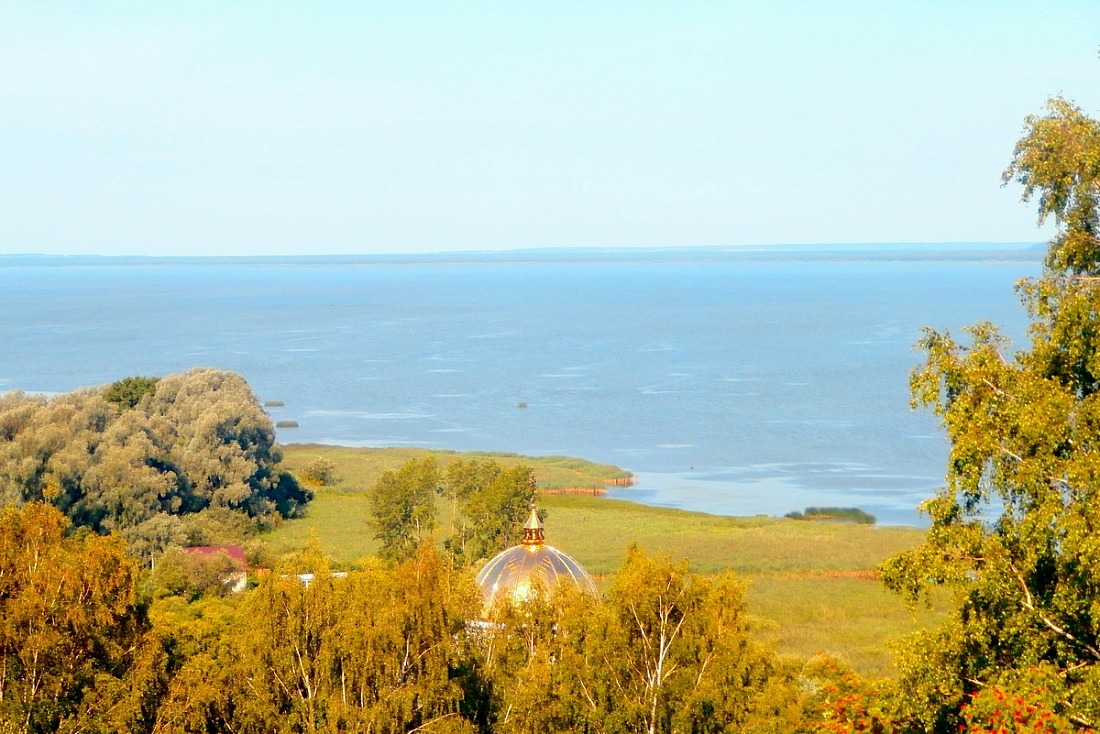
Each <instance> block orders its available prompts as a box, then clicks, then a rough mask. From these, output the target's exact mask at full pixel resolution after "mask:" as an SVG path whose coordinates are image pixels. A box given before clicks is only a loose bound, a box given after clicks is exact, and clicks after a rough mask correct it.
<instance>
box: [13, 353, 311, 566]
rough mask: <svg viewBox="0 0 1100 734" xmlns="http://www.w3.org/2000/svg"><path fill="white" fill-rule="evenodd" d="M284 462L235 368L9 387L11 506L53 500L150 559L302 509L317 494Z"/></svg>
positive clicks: (268, 425)
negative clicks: (55, 388) (57, 387)
mask: <svg viewBox="0 0 1100 734" xmlns="http://www.w3.org/2000/svg"><path fill="white" fill-rule="evenodd" d="M281 459H282V453H281V451H280V449H279V447H278V446H277V445H275V431H274V428H273V427H272V425H271V419H270V418H269V417H268V416H267V414H265V413H264V412H263V410H262V409H261V408H260V406H259V402H258V401H257V400H256V397H255V396H254V395H253V394H252V391H251V389H250V388H249V386H248V383H247V382H245V381H244V380H243V379H242V378H241V377H240V376H239V375H235V374H233V373H231V372H224V371H220V370H208V369H196V370H190V371H188V372H185V373H182V374H178V375H169V376H167V377H164V378H162V379H159V380H154V379H153V378H127V379H125V380H122V381H120V382H118V383H115V384H114V385H111V386H109V387H101V388H89V389H82V390H77V391H75V392H72V393H69V394H67V395H60V396H57V397H55V398H51V399H46V398H43V397H35V396H28V395H24V394H20V393H13V394H5V395H3V396H0V505H7V504H14V505H19V504H23V503H26V502H47V503H49V504H51V505H53V506H55V507H57V508H58V509H59V510H61V511H62V512H63V513H65V515H67V516H68V517H69V519H70V520H71V521H72V522H73V524H74V525H78V526H82V527H87V528H90V529H91V530H93V531H94V532H97V533H100V534H108V533H112V532H118V533H120V534H121V535H123V536H124V537H125V538H126V540H127V541H128V542H129V544H130V545H129V547H130V550H131V552H132V553H133V554H134V555H135V556H136V557H139V558H142V559H144V560H145V561H146V562H150V561H151V560H152V559H153V558H154V557H155V556H156V555H158V554H159V553H162V552H163V551H164V550H165V549H166V548H167V547H169V546H170V545H172V544H175V543H179V542H180V541H181V539H182V538H186V537H188V536H196V535H202V534H206V533H207V531H209V530H210V529H212V528H230V529H233V530H234V532H237V531H240V532H237V534H238V535H240V534H242V533H243V534H244V535H248V534H254V533H255V532H256V530H258V529H261V528H267V527H270V526H272V525H274V524H275V523H277V522H278V521H279V520H280V519H281V518H284V517H295V516H298V515H300V514H301V512H302V509H303V507H304V506H305V504H306V503H307V502H308V501H309V499H310V498H311V497H312V494H311V493H310V491H309V490H308V489H305V488H303V487H301V486H299V485H298V483H297V481H296V480H295V479H294V478H293V477H292V476H291V475H290V474H289V473H287V472H285V471H282V470H281V469H280V468H279V462H280V461H281ZM226 513H230V514H232V515H233V516H234V517H233V518H228V517H227V515H226ZM234 520H240V521H241V522H234ZM225 540H239V538H232V539H230V538H225V539H224V540H223V542H224V541H225Z"/></svg>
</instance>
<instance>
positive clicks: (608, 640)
mask: <svg viewBox="0 0 1100 734" xmlns="http://www.w3.org/2000/svg"><path fill="white" fill-rule="evenodd" d="M549 591H553V594H548V593H546V592H549ZM743 593H744V584H742V583H741V582H739V581H737V580H736V579H735V578H734V577H733V576H732V575H730V574H724V575H721V576H719V577H717V578H705V577H700V576H695V575H693V574H691V573H689V572H688V571H687V568H686V563H680V564H674V563H671V562H670V561H668V560H667V559H654V558H650V557H648V556H647V555H646V554H645V553H644V552H642V551H641V549H639V548H638V547H636V546H633V547H631V548H630V549H629V550H628V551H627V558H626V561H625V562H624V564H623V566H622V568H621V569H620V570H619V573H618V574H617V576H616V580H615V585H614V587H613V588H612V589H611V591H610V593H609V594H608V596H607V598H606V599H605V600H604V602H603V603H600V602H599V601H598V600H596V599H594V598H592V597H591V596H589V595H587V594H584V593H582V592H580V591H579V590H577V589H576V588H571V586H570V585H569V584H563V585H562V586H561V587H560V588H558V589H553V590H548V589H539V590H536V593H534V594H532V595H531V596H530V597H529V598H528V601H527V602H525V603H524V604H522V605H504V606H503V607H502V608H500V609H498V610H495V611H496V616H494V617H493V621H494V623H496V624H495V626H494V627H493V628H491V629H492V630H493V632H492V634H491V639H489V640H486V646H485V649H486V653H487V667H488V668H489V670H490V673H491V676H492V680H493V681H494V687H495V694H496V710H497V712H498V713H497V723H496V727H495V728H496V730H497V731H500V732H505V733H507V734H513V733H514V734H521V733H522V734H528V733H530V734H534V733H535V732H546V731H596V732H600V731H607V732H637V733H638V734H664V733H666V732H678V731H685V732H698V733H700V734H703V733H709V732H725V731H745V730H767V731H781V730H783V729H784V727H787V728H790V727H792V726H793V723H794V719H795V717H796V716H797V713H798V709H797V701H798V694H797V691H796V688H795V686H794V685H793V681H792V678H791V676H790V675H789V674H788V673H787V672H786V671H785V670H783V669H782V667H781V666H779V665H778V664H777V662H776V660H775V658H774V657H773V656H772V654H771V652H770V651H769V650H768V649H767V648H765V647H763V646H761V645H759V644H758V643H756V642H754V641H752V640H751V639H750V638H749V633H748V625H747V619H746V613H745V608H744V604H743V601H742V598H743Z"/></svg>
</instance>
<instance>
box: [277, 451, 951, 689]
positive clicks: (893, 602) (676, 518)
mask: <svg viewBox="0 0 1100 734" xmlns="http://www.w3.org/2000/svg"><path fill="white" fill-rule="evenodd" d="M284 451H285V455H286V464H287V465H288V466H289V467H290V468H291V469H292V470H294V469H296V468H301V467H302V466H304V465H305V463H306V462H308V461H309V460H311V459H313V458H315V457H318V456H324V457H326V458H328V459H331V460H332V461H333V462H335V463H336V465H337V474H338V476H339V478H340V480H341V481H339V482H338V483H337V484H336V485H334V486H332V487H327V488H324V489H320V490H318V491H317V496H316V499H315V500H314V501H313V503H311V504H310V506H309V512H308V515H307V517H305V518H304V519H301V520H293V521H289V522H286V523H284V524H283V525H282V526H281V527H280V528H279V529H278V530H276V531H275V532H274V533H271V534H270V535H268V536H267V538H266V539H267V541H268V542H269V544H270V545H271V547H272V549H273V550H275V551H278V552H282V551H288V550H292V549H294V548H297V547H301V546H302V545H303V544H304V543H305V542H306V541H307V540H308V539H309V537H310V535H311V534H312V533H316V535H317V537H318V539H319V540H320V542H321V545H322V547H323V548H324V549H325V551H326V553H328V554H329V555H330V556H332V557H333V558H334V559H335V560H336V561H337V562H338V563H342V564H348V565H351V564H354V563H355V562H356V560H357V559H360V558H362V557H364V556H367V555H370V554H372V553H373V552H374V551H375V549H376V547H377V544H376V542H375V541H374V538H373V537H372V530H371V528H370V525H369V523H368V519H369V517H370V507H369V505H368V503H367V500H366V497H365V490H366V489H367V488H368V487H369V486H370V484H371V483H372V482H373V481H374V480H375V479H377V477H378V476H379V475H381V473H382V472H383V471H385V470H386V469H390V468H395V467H396V466H398V465H400V464H401V463H402V462H403V461H406V460H407V459H409V458H412V457H414V456H415V457H420V456H423V455H425V454H426V453H429V452H426V451H424V450H421V449H351V448H343V447H330V446H306V445H291V446H285V447H284ZM431 453H434V454H435V455H436V456H437V457H438V460H439V461H440V463H441V464H445V463H446V462H447V461H449V460H451V459H453V458H457V457H463V458H466V457H470V456H478V457H487V456H492V458H494V459H496V460H497V461H499V462H500V463H501V464H503V465H506V466H507V465H512V464H516V463H527V464H530V465H531V466H533V467H534V470H535V476H536V479H537V480H538V482H539V486H540V487H545V488H552V489H553V488H563V487H597V486H603V485H602V481H603V480H604V479H616V478H621V477H624V476H627V475H626V473H625V472H622V471H621V470H619V469H617V468H616V467H609V466H603V465H598V464H591V463H589V462H584V461H581V460H577V459H566V458H563V457H549V458H546V457H518V456H515V455H499V454H492V455H486V454H477V455H473V454H455V453H450V452H431ZM540 505H541V506H542V507H544V508H545V509H546V510H547V512H548V517H547V519H546V536H547V542H549V543H550V544H551V545H554V546H556V547H558V548H561V549H562V550H565V551H566V552H568V553H569V554H570V555H572V556H574V557H576V558H577V560H579V561H580V562H581V563H582V564H584V566H585V567H586V568H587V569H588V570H589V572H590V573H592V574H593V576H595V577H596V579H597V582H598V583H599V585H600V586H601V587H606V586H607V585H608V583H609V577H610V576H611V575H613V574H614V572H615V569H617V568H618V566H619V564H620V563H621V562H622V559H623V557H624V555H625V552H626V548H627V546H628V545H629V544H630V543H632V542H636V543H638V544H639V545H641V546H642V547H643V548H645V549H646V550H647V551H648V552H651V553H665V554H668V555H669V556H671V557H672V558H673V559H680V558H687V559H689V562H690V564H691V568H692V570H694V571H697V572H699V573H715V572H718V571H724V570H727V569H731V570H733V571H736V572H737V573H739V574H741V575H742V576H743V577H744V578H745V579H746V580H748V581H749V582H750V584H749V591H748V602H749V605H750V610H751V611H752V613H753V614H754V615H755V617H756V618H757V625H756V627H757V632H758V634H759V635H760V636H762V637H765V638H768V639H770V640H772V641H774V643H775V645H776V647H777V649H778V650H779V651H780V652H782V653H786V654H791V655H798V656H803V657H806V656H810V655H813V654H815V653H818V652H824V653H828V654H832V655H835V656H838V657H841V658H844V659H845V660H847V661H848V662H849V663H851V664H852V666H853V667H855V668H856V670H857V671H859V672H861V673H863V674H865V675H869V676H884V675H890V674H891V672H892V668H891V655H890V650H889V642H890V640H893V639H896V638H897V637H899V636H901V635H903V634H905V633H906V632H909V631H912V630H914V629H917V628H919V627H922V626H928V625H931V624H934V623H936V622H937V621H938V620H939V619H942V617H943V615H944V610H945V609H946V603H945V602H946V599H944V600H941V601H940V603H939V604H937V605H936V608H935V609H933V610H925V611H921V612H919V613H918V614H917V615H916V616H915V617H914V616H913V615H912V614H910V612H909V611H908V610H906V609H905V607H904V605H903V604H902V603H901V601H900V600H899V599H898V598H897V597H895V596H893V595H891V594H888V593H887V592H886V591H884V590H883V588H882V586H881V584H880V583H879V582H878V581H877V580H875V578H874V574H873V569H874V568H875V566H876V565H878V564H879V563H881V562H882V561H883V560H884V559H886V558H888V557H889V556H891V555H892V554H894V553H897V552H899V551H902V550H905V549H907V548H911V547H913V546H915V545H917V544H919V543H920V542H921V541H922V540H923V538H924V531H922V530H919V529H917V528H909V527H874V526H868V525H856V524H849V523H839V522H808V521H804V520H801V521H800V520H790V519H785V518H771V517H764V516H758V517H743V518H740V517H718V516H714V515H704V514H701V513H693V512H683V511H679V510H669V509H662V508H655V507H646V506H644V505H638V504H634V503H631V502H624V501H620V500H611V499H606V498H604V497H591V496H579V495H568V494H566V495H547V496H543V497H542V498H541V499H540ZM442 525H443V528H444V530H445V528H446V518H445V517H444V518H443V523H442Z"/></svg>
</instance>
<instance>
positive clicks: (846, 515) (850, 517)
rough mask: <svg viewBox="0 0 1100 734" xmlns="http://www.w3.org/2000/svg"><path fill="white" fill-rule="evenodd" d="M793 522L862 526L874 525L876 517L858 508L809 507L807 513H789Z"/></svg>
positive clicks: (788, 516)
mask: <svg viewBox="0 0 1100 734" xmlns="http://www.w3.org/2000/svg"><path fill="white" fill-rule="evenodd" d="M783 517H787V518H790V519H791V520H836V521H840V522H854V523H858V524H860V525H874V524H875V516H874V515H872V514H871V513H869V512H866V511H864V510H861V509H859V508H858V507H807V508H806V511H805V512H798V511H795V512H788V513H787V514H786V515H784V516H783Z"/></svg>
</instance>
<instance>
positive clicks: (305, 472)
mask: <svg viewBox="0 0 1100 734" xmlns="http://www.w3.org/2000/svg"><path fill="white" fill-rule="evenodd" d="M300 476H301V478H302V481H303V482H305V483H306V484H312V485H313V486H315V487H328V486H331V485H333V484H336V482H337V481H339V480H338V479H337V477H336V464H335V463H333V462H332V460H331V459H326V458H324V457H323V456H318V457H317V458H316V459H314V460H313V461H311V462H309V463H308V464H306V466H305V468H304V469H302V471H301V474H300Z"/></svg>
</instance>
